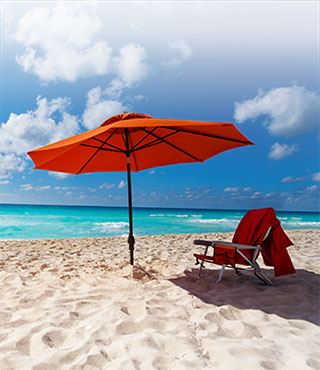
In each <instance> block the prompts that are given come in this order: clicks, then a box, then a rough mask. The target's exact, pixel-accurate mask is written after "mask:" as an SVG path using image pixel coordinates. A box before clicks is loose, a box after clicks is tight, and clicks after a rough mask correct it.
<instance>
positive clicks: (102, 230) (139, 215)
mask: <svg viewBox="0 0 320 370" xmlns="http://www.w3.org/2000/svg"><path fill="white" fill-rule="evenodd" d="M245 213H246V211H239V210H207V209H168V208H134V209H133V227H134V234H135V235H164V234H188V233H211V232H227V231H231V232H232V231H234V230H235V229H236V227H237V225H238V223H239V221H240V220H241V218H242V216H243V215H244V214H245ZM276 213H277V217H278V218H279V220H280V221H281V225H282V227H283V228H284V229H285V230H290V229H319V228H320V213H317V212H283V211H281V212H280V211H278V212H276ZM128 229H129V224H128V209H127V208H126V207H92V206H90V207H86V206H51V205H18V204H0V239H1V240H10V239H52V238H79V237H103V236H123V235H127V234H128Z"/></svg>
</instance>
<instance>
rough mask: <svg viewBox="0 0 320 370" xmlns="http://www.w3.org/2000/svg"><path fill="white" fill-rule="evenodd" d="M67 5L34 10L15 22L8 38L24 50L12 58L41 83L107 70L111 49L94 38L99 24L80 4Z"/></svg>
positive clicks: (99, 27) (103, 42) (103, 72)
mask: <svg viewBox="0 0 320 370" xmlns="http://www.w3.org/2000/svg"><path fill="white" fill-rule="evenodd" d="M71 5H72V6H71ZM71 5H70V4H66V3H62V2H61V3H58V4H57V5H56V6H55V7H47V6H46V7H35V8H33V9H32V10H31V11H29V12H28V13H26V14H25V15H24V16H23V17H22V18H21V19H20V20H19V22H18V24H17V27H16V30H15V32H14V34H13V35H12V37H13V39H15V40H16V41H18V42H19V43H21V44H22V45H23V46H24V48H25V50H24V52H23V54H21V55H19V56H17V58H16V59H17V62H18V63H19V64H20V66H21V67H22V68H23V69H24V71H26V72H32V73H34V74H36V75H37V76H38V77H39V78H40V79H41V80H43V81H53V80H65V81H75V80H76V79H77V78H79V77H83V76H89V75H103V74H105V73H107V72H108V71H109V67H110V61H111V53H112V50H111V48H110V47H109V46H108V44H107V43H106V42H105V41H103V40H102V39H99V37H98V33H99V31H100V30H101V28H102V23H101V21H100V20H99V18H98V17H97V16H96V15H93V14H90V13H89V12H87V11H86V12H85V11H83V8H82V6H81V4H75V3H74V2H72V4H71ZM87 9H88V8H86V10H87Z"/></svg>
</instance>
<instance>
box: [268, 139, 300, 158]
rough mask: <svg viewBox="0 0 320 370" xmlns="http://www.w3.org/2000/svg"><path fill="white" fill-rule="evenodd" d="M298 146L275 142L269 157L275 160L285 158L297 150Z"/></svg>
mask: <svg viewBox="0 0 320 370" xmlns="http://www.w3.org/2000/svg"><path fill="white" fill-rule="evenodd" d="M297 151H298V147H297V146H296V145H294V144H293V145H287V144H279V143H274V144H273V145H272V146H271V151H270V152H269V154H268V158H269V159H271V160H273V161H278V160H280V159H284V158H287V157H289V156H290V155H291V154H292V153H294V152H297Z"/></svg>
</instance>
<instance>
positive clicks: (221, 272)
mask: <svg viewBox="0 0 320 370" xmlns="http://www.w3.org/2000/svg"><path fill="white" fill-rule="evenodd" d="M226 266H227V265H226V264H224V265H222V267H221V270H220V273H219V277H218V279H217V281H216V284H218V283H220V281H221V279H222V276H223V273H224V270H225V268H226Z"/></svg>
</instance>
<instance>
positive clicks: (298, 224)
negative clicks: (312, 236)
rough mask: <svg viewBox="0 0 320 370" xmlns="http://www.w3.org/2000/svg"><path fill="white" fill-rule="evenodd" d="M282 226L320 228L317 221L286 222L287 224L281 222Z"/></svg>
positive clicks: (319, 223)
mask: <svg viewBox="0 0 320 370" xmlns="http://www.w3.org/2000/svg"><path fill="white" fill-rule="evenodd" d="M282 225H285V226H290V227H292V226H295V227H299V228H300V227H302V226H303V227H312V228H314V227H316V228H320V222H317V221H303V222H299V221H288V222H283V223H282Z"/></svg>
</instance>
